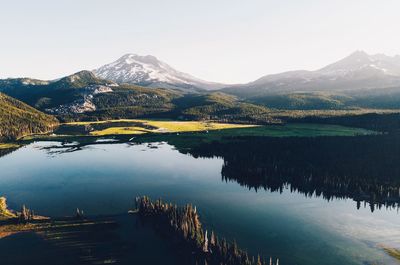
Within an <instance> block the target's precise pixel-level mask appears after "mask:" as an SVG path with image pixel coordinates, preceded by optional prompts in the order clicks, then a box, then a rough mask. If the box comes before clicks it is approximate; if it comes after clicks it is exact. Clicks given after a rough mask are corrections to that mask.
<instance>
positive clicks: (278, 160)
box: [41, 135, 400, 211]
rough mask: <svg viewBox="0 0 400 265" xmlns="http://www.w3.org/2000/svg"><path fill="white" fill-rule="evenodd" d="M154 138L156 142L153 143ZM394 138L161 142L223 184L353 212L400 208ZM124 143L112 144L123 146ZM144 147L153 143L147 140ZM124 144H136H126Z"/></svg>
mask: <svg viewBox="0 0 400 265" xmlns="http://www.w3.org/2000/svg"><path fill="white" fill-rule="evenodd" d="M159 140H160V139H159V138H157V141H159ZM399 140H400V136H397V135H381V136H360V137H316V138H266V137H248V138H246V137H241V138H229V139H222V140H220V141H213V142H205V143H204V142H202V143H201V144H199V143H198V142H196V141H193V138H190V137H188V138H185V137H184V136H183V137H182V139H179V141H177V140H176V139H175V138H173V140H171V139H169V138H168V137H166V138H165V141H167V142H168V143H169V144H171V145H174V146H175V148H176V149H177V150H178V151H180V152H181V153H185V154H190V155H192V156H193V157H205V158H212V157H220V158H222V159H223V160H224V163H223V166H222V170H221V177H222V180H223V181H235V182H237V183H239V184H240V185H242V186H245V187H247V188H249V189H251V190H255V191H258V190H260V189H264V190H268V191H272V192H280V193H282V192H283V190H285V189H289V190H290V191H291V192H300V193H302V194H304V195H305V196H307V197H312V196H317V197H322V198H324V199H326V200H328V201H330V200H332V199H349V198H350V199H353V200H354V201H356V207H357V208H358V209H359V208H360V207H361V206H364V207H369V208H370V209H371V211H374V210H375V209H376V208H379V209H380V208H382V207H386V208H398V207H399V205H400V141H399ZM116 141H117V140H114V141H111V142H104V141H100V142H98V141H92V142H73V143H68V142H64V143H59V144H54V145H49V146H43V147H41V148H42V149H43V150H46V151H47V153H48V154H50V155H58V154H62V153H71V152H76V151H80V150H83V149H85V148H88V146H91V145H97V144H106V143H109V144H113V143H115V142H116ZM123 141H124V139H120V140H118V142H123ZM146 141H149V142H147V143H146V144H147V148H151V149H152V148H157V146H158V144H159V142H157V143H154V142H153V143H151V139H147V140H146ZM126 144H129V145H137V144H138V143H135V142H128V143H126Z"/></svg>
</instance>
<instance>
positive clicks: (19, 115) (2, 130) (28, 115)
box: [0, 93, 58, 141]
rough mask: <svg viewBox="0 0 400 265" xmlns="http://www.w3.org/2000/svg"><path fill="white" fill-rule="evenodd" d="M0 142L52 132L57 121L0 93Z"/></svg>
mask: <svg viewBox="0 0 400 265" xmlns="http://www.w3.org/2000/svg"><path fill="white" fill-rule="evenodd" d="M0 124H1V126H0V141H9V140H16V139H18V138H19V137H21V136H24V135H28V134H32V133H45V132H48V131H50V130H52V129H53V128H54V127H55V126H56V125H57V124H58V121H57V119H56V118H54V117H52V116H50V115H47V114H44V113H42V112H40V111H38V110H36V109H34V108H32V107H30V106H28V105H26V104H25V103H23V102H21V101H19V100H16V99H14V98H11V97H9V96H6V95H4V94H2V93H0Z"/></svg>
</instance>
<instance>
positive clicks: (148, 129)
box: [75, 120, 374, 137]
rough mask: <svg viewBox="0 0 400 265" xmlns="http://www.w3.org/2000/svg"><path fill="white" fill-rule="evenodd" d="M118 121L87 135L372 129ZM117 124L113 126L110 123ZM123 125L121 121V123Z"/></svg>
mask: <svg viewBox="0 0 400 265" xmlns="http://www.w3.org/2000/svg"><path fill="white" fill-rule="evenodd" d="M121 122H122V121H121V120H119V121H108V122H95V123H97V124H98V123H102V124H104V125H107V128H104V129H102V130H94V131H91V132H90V135H94V136H106V135H139V134H145V133H156V134H158V133H185V132H186V133H188V132H204V133H206V134H208V135H209V136H269V137H293V136H297V137H317V136H356V135H367V134H372V133H374V132H372V131H369V130H366V129H360V128H351V127H344V126H339V125H326V124H303V123H301V124H286V125H267V126H259V125H246V124H228V123H215V122H202V121H153V120H125V122H135V123H136V124H135V126H121ZM114 123H115V124H117V123H118V125H119V126H113V124H114ZM75 124H77V125H90V124H91V123H82V122H79V123H75ZM122 125H123V123H122Z"/></svg>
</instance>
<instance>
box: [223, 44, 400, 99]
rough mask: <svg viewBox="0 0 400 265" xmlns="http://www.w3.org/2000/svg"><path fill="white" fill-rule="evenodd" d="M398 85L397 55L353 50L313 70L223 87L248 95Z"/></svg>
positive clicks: (282, 74)
mask: <svg viewBox="0 0 400 265" xmlns="http://www.w3.org/2000/svg"><path fill="white" fill-rule="evenodd" d="M396 86H400V56H399V55H397V56H393V57H391V56H386V55H383V54H376V55H369V54H367V53H365V52H363V51H356V52H354V53H352V54H351V55H349V56H347V57H346V58H344V59H342V60H339V61H338V62H335V63H333V64H330V65H328V66H325V67H323V68H321V69H319V70H316V71H306V70H299V71H289V72H284V73H279V74H274V75H266V76H263V77H261V78H259V79H257V80H255V81H253V82H250V83H247V84H243V85H234V86H230V87H227V88H225V89H224V91H225V92H227V93H232V94H235V95H238V96H242V97H246V98H251V97H258V96H263V95H267V94H283V93H294V92H338V91H350V90H353V91H354V90H360V89H380V88H389V87H396Z"/></svg>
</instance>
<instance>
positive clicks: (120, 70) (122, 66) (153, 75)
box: [93, 54, 224, 89]
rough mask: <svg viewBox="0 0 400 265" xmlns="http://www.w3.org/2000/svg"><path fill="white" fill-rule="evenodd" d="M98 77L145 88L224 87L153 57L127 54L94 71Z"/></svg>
mask: <svg viewBox="0 0 400 265" xmlns="http://www.w3.org/2000/svg"><path fill="white" fill-rule="evenodd" d="M93 72H94V73H95V74H96V75H97V76H98V77H101V78H104V79H108V80H112V81H115V82H118V83H129V84H137V85H143V86H160V87H178V88H202V89H217V88H220V87H223V86H224V85H222V84H218V83H213V82H208V81H204V80H201V79H199V78H196V77H193V76H191V75H189V74H186V73H182V72H179V71H177V70H175V69H174V68H172V67H171V66H169V65H168V64H166V63H164V62H162V61H160V60H158V59H157V58H156V57H154V56H151V55H146V56H140V55H137V54H126V55H124V56H122V57H121V58H119V59H118V60H116V61H115V62H112V63H110V64H106V65H104V66H102V67H100V68H98V69H96V70H94V71H93Z"/></svg>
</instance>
